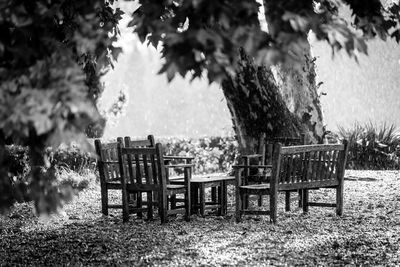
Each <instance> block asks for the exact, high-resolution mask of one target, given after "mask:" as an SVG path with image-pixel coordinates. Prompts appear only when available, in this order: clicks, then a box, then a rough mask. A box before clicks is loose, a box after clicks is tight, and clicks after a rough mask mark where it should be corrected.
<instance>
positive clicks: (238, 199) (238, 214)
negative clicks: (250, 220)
mask: <svg viewBox="0 0 400 267" xmlns="http://www.w3.org/2000/svg"><path fill="white" fill-rule="evenodd" d="M235 191H236V192H235V198H236V199H235V200H236V201H235V202H236V210H235V214H236V222H237V223H239V222H240V221H241V220H242V206H243V203H242V196H241V195H240V189H239V188H238V187H236V190H235Z"/></svg>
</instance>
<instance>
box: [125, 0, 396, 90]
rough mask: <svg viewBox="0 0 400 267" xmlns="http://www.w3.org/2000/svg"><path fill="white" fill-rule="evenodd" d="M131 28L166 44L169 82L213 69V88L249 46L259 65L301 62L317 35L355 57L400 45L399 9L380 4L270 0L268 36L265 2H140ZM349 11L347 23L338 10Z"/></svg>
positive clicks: (165, 70)
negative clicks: (375, 42)
mask: <svg viewBox="0 0 400 267" xmlns="http://www.w3.org/2000/svg"><path fill="white" fill-rule="evenodd" d="M139 3H140V4H141V6H140V7H139V8H138V10H137V11H135V12H134V13H133V19H132V21H131V22H130V24H129V25H130V26H133V27H134V31H135V32H136V33H137V34H138V35H139V37H140V40H141V41H142V42H145V41H148V42H149V43H150V44H152V45H153V46H155V47H157V46H158V45H159V44H160V43H161V45H162V48H163V49H162V54H163V57H164V58H165V64H164V66H163V67H162V69H161V70H160V72H161V73H166V74H167V77H168V79H169V80H171V79H173V78H174V76H175V75H176V74H177V73H179V74H181V75H182V76H185V75H186V74H187V73H188V72H189V73H190V74H191V76H192V77H193V78H196V77H200V76H201V74H202V73H203V71H204V70H207V77H208V80H209V81H210V82H212V81H221V80H222V79H224V78H225V77H226V76H227V75H234V73H235V70H236V67H237V62H238V58H237V53H238V50H239V48H240V47H242V48H243V49H244V50H245V52H246V53H247V54H250V55H252V56H254V57H255V58H256V59H257V60H256V61H257V62H258V63H261V62H262V63H263V64H266V65H267V66H269V65H273V64H276V63H277V62H286V63H288V64H290V63H296V62H298V61H299V60H300V59H301V58H302V57H303V50H304V47H305V44H306V43H307V34H308V32H309V31H310V30H312V31H313V32H314V33H315V36H316V37H317V39H319V40H325V41H326V42H327V43H328V44H329V45H330V46H331V47H332V52H335V51H337V50H340V49H344V50H345V51H346V52H347V53H348V54H349V55H350V56H352V57H356V55H357V52H361V53H365V54H366V53H367V44H366V39H368V38H373V37H375V36H379V37H380V38H381V39H384V40H385V39H386V38H387V37H393V38H395V39H396V40H397V41H399V40H400V38H399V36H400V27H399V18H400V14H399V11H400V9H399V5H398V4H397V3H393V2H392V4H391V5H390V6H389V7H387V8H384V7H383V6H382V4H381V2H380V1H379V0H373V1H368V2H362V1H355V0H343V1H336V0H318V1H295V0H291V1H279V0H270V1H264V9H265V15H266V20H267V23H268V28H269V30H268V33H267V32H266V31H263V30H262V25H261V24H260V22H259V19H258V13H259V8H260V4H259V3H258V1H256V0H248V1H227V0H226V1H209V0H199V1H193V0H180V1H154V0H140V1H139ZM343 6H347V7H349V8H350V9H351V10H352V12H353V16H352V18H351V21H346V20H345V19H344V18H343V17H341V14H340V13H339V12H338V10H339V9H340V8H342V7H343Z"/></svg>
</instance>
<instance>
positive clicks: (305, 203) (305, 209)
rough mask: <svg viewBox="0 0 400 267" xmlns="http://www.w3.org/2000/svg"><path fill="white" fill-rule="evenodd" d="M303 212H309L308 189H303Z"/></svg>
mask: <svg viewBox="0 0 400 267" xmlns="http://www.w3.org/2000/svg"><path fill="white" fill-rule="evenodd" d="M303 212H304V213H306V212H308V189H303Z"/></svg>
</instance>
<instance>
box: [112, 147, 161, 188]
mask: <svg viewBox="0 0 400 267" xmlns="http://www.w3.org/2000/svg"><path fill="white" fill-rule="evenodd" d="M118 161H119V170H120V173H121V176H122V177H123V180H124V181H125V182H126V183H128V182H129V183H131V184H134V185H135V188H137V189H138V190H142V191H146V190H149V191H150V190H155V189H157V188H159V186H163V188H164V187H165V186H164V185H166V172H165V166H164V159H163V150H162V146H161V144H160V143H157V144H156V145H155V147H147V148H144V147H123V146H122V144H120V145H119V146H118ZM124 163H125V164H124Z"/></svg>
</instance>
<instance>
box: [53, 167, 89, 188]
mask: <svg viewBox="0 0 400 267" xmlns="http://www.w3.org/2000/svg"><path fill="white" fill-rule="evenodd" d="M56 176H57V183H58V185H60V186H70V187H71V188H72V189H75V190H78V191H81V190H83V189H86V188H88V187H92V186H93V185H94V183H95V181H96V175H95V174H94V172H91V171H86V172H82V173H77V172H75V171H72V170H71V169H69V168H65V167H57V172H56Z"/></svg>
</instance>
